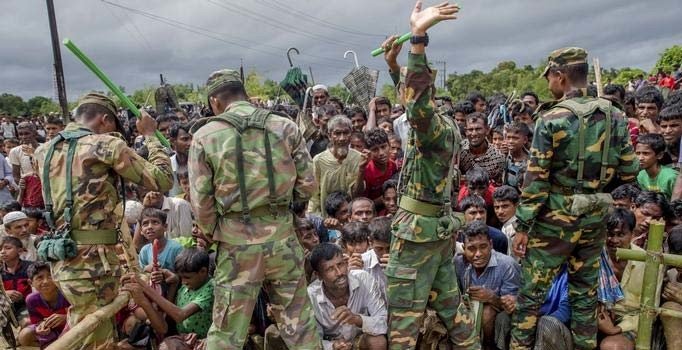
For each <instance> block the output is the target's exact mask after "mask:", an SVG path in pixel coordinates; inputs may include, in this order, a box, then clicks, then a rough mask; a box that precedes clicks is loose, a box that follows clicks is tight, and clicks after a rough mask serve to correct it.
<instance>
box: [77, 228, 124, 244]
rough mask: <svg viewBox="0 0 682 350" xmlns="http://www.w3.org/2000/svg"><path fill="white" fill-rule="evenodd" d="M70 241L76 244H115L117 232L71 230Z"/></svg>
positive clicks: (114, 230) (113, 230)
mask: <svg viewBox="0 0 682 350" xmlns="http://www.w3.org/2000/svg"><path fill="white" fill-rule="evenodd" d="M71 239H72V240H73V241H75V242H76V244H108V245H112V244H117V243H118V230H116V229H112V230H72V231H71Z"/></svg>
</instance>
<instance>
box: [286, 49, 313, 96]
mask: <svg viewBox="0 0 682 350" xmlns="http://www.w3.org/2000/svg"><path fill="white" fill-rule="evenodd" d="M291 51H294V52H296V53H297V54H299V51H298V49H297V48H295V47H292V48H290V49H289V50H287V59H288V60H289V67H291V68H290V69H289V70H288V71H287V74H286V76H285V77H284V80H282V81H281V82H280V83H279V86H281V87H282V89H283V90H284V91H285V92H286V93H287V95H289V96H291V98H292V99H293V100H294V101H295V102H296V104H297V105H298V106H299V107H302V106H303V101H304V99H305V91H306V89H307V88H308V76H307V75H305V74H303V72H302V71H301V68H299V67H294V64H293V63H292V62H291V56H290V54H291Z"/></svg>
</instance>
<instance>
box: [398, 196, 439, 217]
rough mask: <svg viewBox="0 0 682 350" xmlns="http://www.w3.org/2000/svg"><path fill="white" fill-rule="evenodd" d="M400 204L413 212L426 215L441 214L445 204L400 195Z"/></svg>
mask: <svg viewBox="0 0 682 350" xmlns="http://www.w3.org/2000/svg"><path fill="white" fill-rule="evenodd" d="M398 206H399V207H400V208H401V209H404V210H407V211H409V212H411V213H414V214H417V215H424V216H441V214H442V212H443V205H436V204H431V203H427V202H422V201H420V200H416V199H414V198H410V197H408V196H402V197H400V204H399V205H398Z"/></svg>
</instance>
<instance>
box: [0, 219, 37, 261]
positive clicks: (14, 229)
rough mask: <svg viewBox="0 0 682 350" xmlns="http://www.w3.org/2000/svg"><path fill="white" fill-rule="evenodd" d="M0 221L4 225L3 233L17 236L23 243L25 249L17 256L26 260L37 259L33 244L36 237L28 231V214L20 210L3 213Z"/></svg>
mask: <svg viewBox="0 0 682 350" xmlns="http://www.w3.org/2000/svg"><path fill="white" fill-rule="evenodd" d="M2 222H3V224H4V225H5V233H6V234H7V235H8V236H12V237H15V238H17V239H18V240H20V241H21V244H23V245H24V249H25V251H24V252H23V253H21V254H19V258H20V259H21V260H26V261H36V260H38V250H37V249H36V244H35V242H36V239H37V237H36V236H35V235H32V234H31V233H30V232H29V220H28V216H26V214H24V212H21V211H12V212H9V213H7V214H5V216H4V217H3V218H2Z"/></svg>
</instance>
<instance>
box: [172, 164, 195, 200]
mask: <svg viewBox="0 0 682 350" xmlns="http://www.w3.org/2000/svg"><path fill="white" fill-rule="evenodd" d="M178 182H179V183H180V188H181V189H182V193H180V194H178V195H177V196H175V197H176V198H181V199H184V200H186V201H187V202H189V203H191V202H192V201H191V200H190V199H189V198H190V197H189V174H188V172H187V169H181V170H179V171H178Z"/></svg>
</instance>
